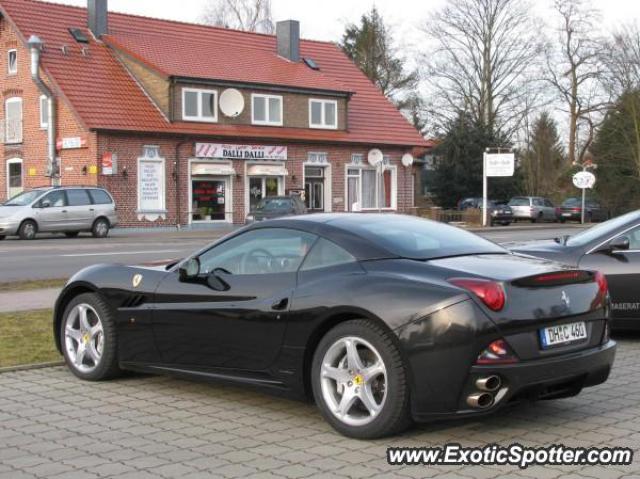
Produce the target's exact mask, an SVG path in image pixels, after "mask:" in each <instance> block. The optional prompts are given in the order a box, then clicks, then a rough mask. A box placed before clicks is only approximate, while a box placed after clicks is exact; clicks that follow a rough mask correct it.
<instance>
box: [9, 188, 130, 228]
mask: <svg viewBox="0 0 640 479" xmlns="http://www.w3.org/2000/svg"><path fill="white" fill-rule="evenodd" d="M116 224H118V217H117V215H116V205H115V202H114V201H113V197H112V196H111V195H110V194H109V193H108V192H107V191H106V190H103V189H102V188H96V187H78V186H66V187H51V188H37V189H34V190H31V191H25V192H24V193H20V194H19V195H17V196H14V197H13V198H11V199H10V200H9V201H7V202H6V203H4V204H2V206H0V240H3V239H5V238H6V237H7V236H19V237H20V238H21V239H23V240H32V239H34V238H35V237H36V235H37V234H38V233H64V234H65V235H66V236H67V237H69V238H74V237H76V236H78V234H80V233H81V232H91V234H93V237H94V238H105V237H106V236H108V234H109V230H110V229H111V228H113V227H114V226H115V225H116Z"/></svg>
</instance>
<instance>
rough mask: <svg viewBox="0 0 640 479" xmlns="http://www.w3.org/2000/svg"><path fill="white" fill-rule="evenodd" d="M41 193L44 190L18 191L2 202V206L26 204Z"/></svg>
mask: <svg viewBox="0 0 640 479" xmlns="http://www.w3.org/2000/svg"><path fill="white" fill-rule="evenodd" d="M43 193H44V191H39V190H34V191H25V192H24V193H20V194H19V195H16V196H14V197H13V198H11V199H10V200H9V201H7V202H6V203H4V204H3V206H28V205H30V204H31V203H33V202H34V201H35V200H37V199H38V198H40V197H41V196H42V194H43Z"/></svg>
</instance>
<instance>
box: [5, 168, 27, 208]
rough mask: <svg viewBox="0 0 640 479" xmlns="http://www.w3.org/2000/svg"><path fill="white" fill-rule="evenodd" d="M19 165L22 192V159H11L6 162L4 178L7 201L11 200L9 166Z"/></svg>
mask: <svg viewBox="0 0 640 479" xmlns="http://www.w3.org/2000/svg"><path fill="white" fill-rule="evenodd" d="M18 164H19V165H20V172H21V174H22V179H21V183H22V191H24V176H25V175H24V161H23V160H22V158H11V159H9V160H7V164H6V168H7V169H6V174H7V175H6V176H5V178H6V179H7V182H6V183H7V199H8V200H9V199H11V178H10V177H9V170H10V165H18Z"/></svg>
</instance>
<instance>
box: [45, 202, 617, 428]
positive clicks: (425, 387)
mask: <svg viewBox="0 0 640 479" xmlns="http://www.w3.org/2000/svg"><path fill="white" fill-rule="evenodd" d="M608 307H609V306H608V293H607V284H606V280H605V278H604V277H603V276H602V275H601V274H599V273H596V272H592V271H589V270H579V269H575V268H570V267H567V266H562V265H560V264H558V263H554V262H551V261H548V260H542V259H533V258H528V257H523V256H520V255H517V254H513V253H510V252H509V251H507V250H505V249H503V248H502V247H500V246H497V245H496V244H494V243H491V242H489V241H486V240H484V239H482V238H480V237H478V236H476V235H474V234H472V233H469V232H466V231H463V230H460V229H457V228H454V227H451V226H447V225H444V224H440V223H434V222H431V221H426V220H421V219H417V218H414V217H406V216H399V215H398V216H396V215H374V214H372V215H349V214H336V215H330V214H328V215H324V214H321V215H310V216H304V217H302V216H301V217H291V218H287V219H281V220H271V221H266V222H261V223H256V224H254V225H251V226H249V227H246V228H244V229H241V230H239V231H237V232H235V233H233V234H231V235H229V236H227V237H225V238H223V239H221V240H219V241H218V242H216V243H214V244H213V245H211V246H209V247H207V248H205V249H203V250H201V251H199V252H197V253H196V254H194V255H193V256H191V257H189V258H186V259H184V260H182V261H180V262H174V263H171V264H166V265H163V266H159V265H155V266H121V265H97V266H93V267H90V268H87V269H85V270H83V271H81V272H79V273H78V274H76V275H75V276H74V277H73V278H71V280H70V281H69V283H68V284H67V285H66V287H65V288H64V290H63V291H62V293H61V295H60V297H59V299H58V301H57V304H56V308H55V317H54V332H55V338H56V342H57V345H58V348H59V350H60V351H61V352H62V353H63V354H64V357H65V360H66V362H67V364H68V366H69V368H70V369H71V371H72V372H73V373H74V374H76V375H77V376H78V377H80V378H82V379H86V380H93V381H95V380H103V379H108V378H112V377H115V376H116V375H117V374H118V373H119V372H120V371H122V370H134V371H142V372H147V373H162V374H172V375H178V376H184V377H189V378H194V379H203V380H216V381H217V380H225V381H234V382H236V383H241V384H246V385H252V386H260V387H264V388H267V389H271V390H274V391H278V392H282V393H285V394H288V395H291V396H295V397H313V398H315V401H316V403H317V405H318V407H319V408H320V411H321V413H322V415H323V416H324V417H325V418H326V420H327V421H328V422H329V423H330V424H331V425H332V426H333V427H334V428H335V429H337V430H338V431H340V432H341V433H343V434H346V435H348V436H352V437H358V438H374V437H380V436H384V435H388V434H393V433H396V432H399V431H401V430H402V429H404V428H406V427H407V426H408V425H409V424H410V423H411V421H412V420H417V421H430V420H435V419H440V418H451V417H467V416H472V415H476V414H483V413H488V412H492V411H495V410H496V409H497V408H499V407H501V406H503V405H505V404H507V403H510V402H512V401H516V400H518V399H522V398H531V399H553V398H562V397H568V396H572V395H575V394H577V393H579V392H580V390H581V389H582V388H584V387H587V386H594V385H596V384H600V383H602V382H604V381H605V380H606V379H607V377H608V375H609V371H610V368H611V366H612V363H613V360H614V354H615V343H614V342H613V341H612V340H610V339H609V330H608V324H607V321H608V320H607V315H608Z"/></svg>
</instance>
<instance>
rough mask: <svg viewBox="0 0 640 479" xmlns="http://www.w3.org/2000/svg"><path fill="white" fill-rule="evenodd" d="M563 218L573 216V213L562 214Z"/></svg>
mask: <svg viewBox="0 0 640 479" xmlns="http://www.w3.org/2000/svg"><path fill="white" fill-rule="evenodd" d="M562 216H571V213H562Z"/></svg>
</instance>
